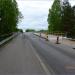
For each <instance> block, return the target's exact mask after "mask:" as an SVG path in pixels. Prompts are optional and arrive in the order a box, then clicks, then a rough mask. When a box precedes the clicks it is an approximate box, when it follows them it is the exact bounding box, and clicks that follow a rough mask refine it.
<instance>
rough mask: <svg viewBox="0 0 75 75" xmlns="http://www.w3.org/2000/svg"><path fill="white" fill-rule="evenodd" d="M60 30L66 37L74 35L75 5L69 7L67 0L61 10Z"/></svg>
mask: <svg viewBox="0 0 75 75" xmlns="http://www.w3.org/2000/svg"><path fill="white" fill-rule="evenodd" d="M62 31H63V32H65V33H66V34H67V37H72V38H73V37H74V35H75V7H73V8H72V7H71V5H70V4H69V2H66V3H64V5H63V12H62Z"/></svg>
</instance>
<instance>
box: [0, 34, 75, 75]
mask: <svg viewBox="0 0 75 75" xmlns="http://www.w3.org/2000/svg"><path fill="white" fill-rule="evenodd" d="M49 73H50V74H51V75H75V55H74V51H73V52H71V53H70V50H69V51H68V50H67V49H66V48H65V46H64V48H62V49H61V48H59V47H58V46H57V47H56V45H55V44H52V43H51V42H48V41H46V40H45V39H42V38H40V37H38V36H36V35H34V34H33V33H24V34H23V35H20V36H18V37H16V38H15V39H13V40H12V41H10V42H9V43H8V44H6V45H5V46H3V47H1V48H0V74H1V75H2V74H5V75H6V74H7V75H8V74H9V75H10V74H12V75H13V74H15V75H50V74H49Z"/></svg>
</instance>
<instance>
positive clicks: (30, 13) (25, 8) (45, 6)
mask: <svg viewBox="0 0 75 75" xmlns="http://www.w3.org/2000/svg"><path fill="white" fill-rule="evenodd" d="M51 5H52V1H51V2H50V1H24V0H23V1H22V0H21V1H20V0H19V1H18V7H19V10H20V11H21V12H22V14H23V16H24V19H23V20H22V22H21V23H19V26H18V27H19V28H22V29H23V30H25V29H27V28H33V29H36V30H38V29H47V27H48V24H47V16H48V10H49V8H50V7H51Z"/></svg>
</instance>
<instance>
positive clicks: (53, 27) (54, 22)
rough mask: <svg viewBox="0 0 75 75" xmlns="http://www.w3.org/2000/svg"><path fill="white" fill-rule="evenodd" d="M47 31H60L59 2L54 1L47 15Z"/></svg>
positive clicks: (57, 0) (58, 0)
mask: <svg viewBox="0 0 75 75" xmlns="http://www.w3.org/2000/svg"><path fill="white" fill-rule="evenodd" d="M48 24H49V26H48V29H49V31H52V32H60V31H61V6H60V0H54V3H53V5H52V8H51V9H50V10H49V14H48Z"/></svg>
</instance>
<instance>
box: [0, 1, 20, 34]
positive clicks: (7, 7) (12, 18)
mask: <svg viewBox="0 0 75 75" xmlns="http://www.w3.org/2000/svg"><path fill="white" fill-rule="evenodd" d="M0 18H1V21H0V34H9V33H12V32H15V30H16V28H17V23H18V21H19V10H18V7H17V3H16V0H0Z"/></svg>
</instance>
